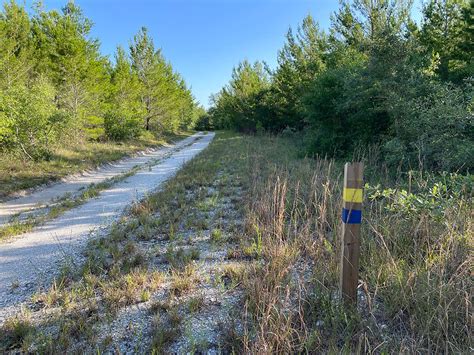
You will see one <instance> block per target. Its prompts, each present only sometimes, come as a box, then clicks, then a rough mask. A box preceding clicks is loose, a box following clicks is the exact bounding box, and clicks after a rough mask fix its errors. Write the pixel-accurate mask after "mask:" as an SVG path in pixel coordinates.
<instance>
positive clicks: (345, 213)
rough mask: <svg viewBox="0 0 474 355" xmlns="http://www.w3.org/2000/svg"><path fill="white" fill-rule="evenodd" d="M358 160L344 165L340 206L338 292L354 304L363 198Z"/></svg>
mask: <svg viewBox="0 0 474 355" xmlns="http://www.w3.org/2000/svg"><path fill="white" fill-rule="evenodd" d="M363 172H364V166H363V164H362V163H346V165H345V166H344V191H343V200H344V206H343V209H342V221H343V226H342V250H341V295H342V299H343V300H344V302H345V303H348V304H352V305H356V304H357V284H358V281H359V254H360V223H361V221H362V200H363V190H362V188H363V185H364V181H363V179H364V178H363Z"/></svg>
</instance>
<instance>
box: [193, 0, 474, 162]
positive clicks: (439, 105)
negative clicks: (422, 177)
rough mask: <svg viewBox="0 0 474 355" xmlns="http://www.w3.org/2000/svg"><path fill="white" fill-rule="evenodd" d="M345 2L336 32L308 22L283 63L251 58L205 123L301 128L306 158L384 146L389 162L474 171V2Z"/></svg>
mask: <svg viewBox="0 0 474 355" xmlns="http://www.w3.org/2000/svg"><path fill="white" fill-rule="evenodd" d="M411 7H412V1H410V0H398V1H394V0H353V1H347V0H343V1H341V2H340V7H339V9H338V11H336V12H335V13H334V14H333V16H332V17H331V26H330V28H329V30H328V31H323V30H321V29H320V27H319V25H318V23H316V21H315V20H314V19H313V18H312V17H311V16H307V17H306V18H305V19H304V20H303V22H302V23H301V24H300V25H299V26H298V28H297V30H296V31H293V30H292V29H291V28H290V30H289V31H288V33H287V35H286V42H285V44H284V46H283V48H282V49H281V50H280V51H279V52H278V65H277V67H276V69H270V68H268V66H267V65H266V64H265V63H261V62H256V63H249V62H248V61H246V60H244V61H243V62H241V63H240V64H238V65H237V66H236V67H235V68H234V69H233V72H232V77H231V80H230V82H229V83H228V84H227V85H226V86H225V87H223V88H222V89H221V91H220V92H219V93H217V94H216V95H214V96H213V97H211V102H212V106H211V108H210V109H209V111H208V113H207V115H203V116H202V117H201V118H200V125H201V126H203V127H218V128H231V129H237V130H240V131H243V132H257V131H263V130H267V131H271V132H283V133H284V134H293V133H292V132H296V131H303V132H304V137H305V138H304V142H305V147H306V148H305V149H306V153H307V154H322V155H330V156H335V157H348V156H350V155H351V154H353V152H354V151H356V150H357V149H359V148H363V149H367V147H377V149H374V151H377V152H379V153H380V156H381V158H382V159H383V161H384V162H385V163H387V164H389V165H391V166H394V167H397V168H402V169H409V168H418V167H422V168H429V169H433V170H436V169H439V170H451V171H453V170H463V171H465V170H469V169H472V167H473V166H474V120H473V118H474V116H473V107H474V101H473V93H474V90H473V84H474V78H473V76H474V0H471V1H467V0H429V1H427V2H425V3H424V4H423V8H422V19H421V22H420V23H416V22H415V21H414V20H413V19H412V18H411V15H410V14H411Z"/></svg>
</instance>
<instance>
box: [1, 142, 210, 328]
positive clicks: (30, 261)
mask: <svg viewBox="0 0 474 355" xmlns="http://www.w3.org/2000/svg"><path fill="white" fill-rule="evenodd" d="M201 137H202V138H200V139H198V140H197V141H196V142H194V143H192V144H191V145H189V146H185V144H184V145H182V146H184V148H182V149H181V150H178V151H175V152H173V153H172V154H171V155H170V156H169V157H168V158H166V159H163V160H162V161H160V162H159V163H157V164H156V165H154V166H150V167H149V168H148V169H143V170H140V171H138V172H137V173H136V174H135V175H133V176H130V177H128V178H126V179H125V180H123V181H121V182H118V183H117V184H115V185H114V186H112V187H111V188H109V189H106V190H104V191H102V192H101V193H100V195H99V197H97V198H95V199H92V200H89V201H87V202H86V203H85V204H83V205H81V206H78V207H77V208H74V209H71V210H69V211H67V212H66V213H65V214H63V215H62V216H60V217H59V218H57V219H55V220H52V221H49V222H47V223H46V224H44V225H43V226H41V227H39V228H37V229H35V230H34V231H32V232H30V233H26V234H24V235H22V236H20V237H18V238H15V239H13V240H12V241H10V242H8V243H4V244H0V325H1V324H2V323H3V321H4V320H5V318H6V317H8V316H9V315H12V314H14V313H16V312H17V311H18V307H19V305H20V304H21V303H22V302H25V301H26V300H27V299H28V298H29V297H31V295H32V294H33V293H34V292H35V291H36V290H38V289H42V288H44V287H47V286H48V285H49V284H50V282H51V280H52V279H53V277H54V276H55V275H57V274H58V266H60V265H61V264H62V263H64V261H65V260H70V261H72V262H74V260H79V258H80V254H81V251H82V250H83V247H84V246H85V244H86V242H87V240H88V239H89V238H90V236H91V235H92V234H93V233H91V232H93V231H97V230H99V228H105V227H107V226H109V225H110V223H111V222H113V221H114V220H116V219H117V218H118V217H119V216H120V215H121V214H122V213H123V211H124V209H125V208H126V207H127V206H128V205H129V204H130V203H132V202H133V201H136V200H140V199H142V198H143V197H144V196H145V194H147V193H149V192H152V191H153V190H156V189H157V188H158V187H159V186H160V184H161V183H163V182H164V181H165V180H167V179H169V178H170V177H172V176H173V175H174V174H175V173H176V172H177V171H178V170H179V169H180V168H181V167H182V166H183V164H184V163H186V162H187V161H189V160H191V159H192V158H193V157H194V156H196V155H197V154H198V153H199V152H201V151H202V150H203V149H205V148H206V147H207V146H208V145H209V143H210V142H211V141H212V139H213V138H214V134H213V133H208V134H203V135H201ZM188 143H189V141H188Z"/></svg>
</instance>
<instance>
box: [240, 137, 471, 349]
mask: <svg viewBox="0 0 474 355" xmlns="http://www.w3.org/2000/svg"><path fill="white" fill-rule="evenodd" d="M245 139H246V141H247V142H246V144H247V149H248V153H247V156H248V157H249V161H248V168H249V176H250V177H251V180H250V181H249V188H250V189H249V191H250V193H249V194H248V199H247V202H246V208H247V213H246V221H245V223H246V234H245V236H244V239H246V240H256V239H259V240H260V241H261V254H260V258H259V260H258V262H257V263H255V264H254V267H253V268H252V270H251V271H250V272H249V273H248V274H247V277H246V279H245V280H244V282H243V287H244V290H245V293H246V298H245V307H244V309H245V310H246V312H245V315H244V316H243V317H242V322H243V324H244V329H245V332H244V336H243V339H242V341H243V348H244V349H245V351H246V352H250V353H268V352H284V353H287V352H301V351H304V352H307V351H308V352H318V351H331V350H337V351H341V350H344V349H345V350H347V351H351V352H353V351H355V352H382V351H387V352H393V351H395V352H398V351H402V352H405V351H407V352H450V353H451V352H468V351H469V347H470V345H471V339H470V334H471V330H472V329H471V328H470V326H471V322H472V309H471V307H472V304H471V297H472V296H471V290H472V287H473V282H472V281H473V280H472V277H471V275H470V273H471V271H472V255H471V250H472V235H473V233H472V232H473V221H472V202H473V201H472V186H473V179H472V176H470V175H468V176H462V175H456V174H451V175H446V174H444V175H442V174H441V175H440V174H438V175H431V174H427V173H426V172H417V173H411V174H409V175H408V177H405V176H402V175H399V176H397V177H396V179H394V181H397V185H394V186H387V185H388V183H387V181H389V179H387V177H386V176H384V177H383V179H381V177H380V176H377V174H373V173H372V174H370V175H369V176H368V178H367V182H368V185H367V186H366V200H365V203H364V211H363V213H364V221H363V226H362V242H361V245H362V250H361V263H360V264H361V266H360V275H359V279H360V280H359V292H358V294H359V296H358V297H359V302H358V303H359V306H358V309H352V310H351V309H345V308H344V307H343V306H342V305H341V304H340V300H339V295H338V293H339V290H338V284H339V260H340V259H339V255H340V234H341V230H340V229H341V221H340V217H339V216H340V210H341V206H342V200H341V195H342V193H341V185H342V175H341V171H342V166H341V165H340V164H336V163H335V162H333V161H328V160H325V159H316V160H309V159H295V148H289V147H294V146H295V143H294V142H293V141H291V140H287V139H283V138H274V137H273V138H272V137H247V138H245ZM371 163H372V162H371ZM370 170H371V171H373V172H374V171H375V172H376V171H377V167H374V166H371V169H370ZM372 181H385V185H383V186H382V185H378V186H374V185H371V182H372Z"/></svg>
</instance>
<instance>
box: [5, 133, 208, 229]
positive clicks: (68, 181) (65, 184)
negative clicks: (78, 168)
mask: <svg viewBox="0 0 474 355" xmlns="http://www.w3.org/2000/svg"><path fill="white" fill-rule="evenodd" d="M201 135H202V133H196V134H194V135H193V136H191V137H188V138H186V139H183V140H180V141H179V142H178V143H175V144H172V145H169V146H166V147H160V148H157V149H150V150H147V151H144V152H141V153H139V154H138V155H137V156H134V157H131V158H125V159H121V160H119V161H116V162H113V163H109V164H105V165H103V166H101V167H99V168H98V169H95V170H92V171H87V172H84V173H82V174H75V175H72V176H70V177H66V178H65V179H63V180H62V182H60V183H56V184H52V185H50V186H47V187H45V188H42V189H40V190H38V191H35V192H33V193H31V194H28V195H27V196H23V197H19V198H15V199H12V200H9V201H6V202H3V203H0V227H1V226H2V225H4V224H7V223H8V222H9V220H10V219H11V218H12V217H14V216H15V217H16V216H18V215H19V214H23V215H22V217H25V215H26V216H28V215H32V214H36V213H38V212H41V210H44V209H45V207H46V206H50V205H53V204H54V202H55V201H57V200H58V199H60V198H61V197H64V196H74V195H75V194H78V193H80V191H81V190H83V189H84V188H86V187H88V186H89V185H91V184H98V183H100V182H103V181H106V180H108V179H111V178H113V177H116V176H118V175H121V174H124V173H127V172H129V171H131V170H132V169H133V168H135V167H140V166H144V165H146V164H150V163H152V162H153V161H155V160H157V159H161V158H163V157H164V156H166V155H167V154H169V153H171V152H172V151H174V150H177V149H180V148H182V147H184V146H186V145H188V144H190V143H192V142H193V141H194V140H195V139H197V138H199V137H200V136H201Z"/></svg>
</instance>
